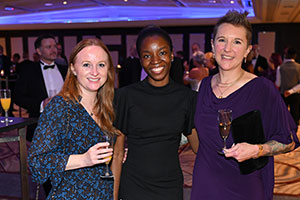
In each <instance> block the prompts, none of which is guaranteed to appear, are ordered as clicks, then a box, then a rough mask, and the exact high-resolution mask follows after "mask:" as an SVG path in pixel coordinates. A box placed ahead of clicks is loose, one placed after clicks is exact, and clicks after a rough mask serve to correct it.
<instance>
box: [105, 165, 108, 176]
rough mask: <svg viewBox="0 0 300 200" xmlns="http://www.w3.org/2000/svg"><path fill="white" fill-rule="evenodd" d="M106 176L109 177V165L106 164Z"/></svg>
mask: <svg viewBox="0 0 300 200" xmlns="http://www.w3.org/2000/svg"><path fill="white" fill-rule="evenodd" d="M105 175H109V170H108V164H106V173H105Z"/></svg>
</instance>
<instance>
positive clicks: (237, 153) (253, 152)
mask: <svg viewBox="0 0 300 200" xmlns="http://www.w3.org/2000/svg"><path fill="white" fill-rule="evenodd" d="M258 151H259V148H258V146H257V145H254V144H248V143H246V142H243V143H238V144H236V145H234V144H233V145H232V147H231V148H230V149H225V150H224V153H225V156H226V157H233V158H235V159H236V160H237V161H238V162H243V161H245V160H248V159H250V158H255V157H256V156H257V154H258Z"/></svg>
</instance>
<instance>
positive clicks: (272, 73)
mask: <svg viewBox="0 0 300 200" xmlns="http://www.w3.org/2000/svg"><path fill="white" fill-rule="evenodd" d="M268 64H269V68H268V70H267V74H266V78H268V79H269V80H270V81H272V82H273V83H275V81H276V71H277V67H278V66H279V65H281V64H282V59H281V55H280V54H279V53H272V55H271V57H270V58H269V60H268Z"/></svg>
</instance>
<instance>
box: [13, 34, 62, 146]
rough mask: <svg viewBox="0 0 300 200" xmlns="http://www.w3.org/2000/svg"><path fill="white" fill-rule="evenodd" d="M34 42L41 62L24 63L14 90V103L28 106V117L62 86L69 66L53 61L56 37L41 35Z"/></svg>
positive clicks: (30, 132) (37, 113) (30, 130)
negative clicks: (25, 64)
mask: <svg viewBox="0 0 300 200" xmlns="http://www.w3.org/2000/svg"><path fill="white" fill-rule="evenodd" d="M34 45H35V49H36V51H37V53H38V54H39V56H40V61H39V62H33V63H30V62H29V63H28V65H27V66H22V68H21V69H20V72H19V79H18V80H17V82H16V87H15V92H14V93H15V103H16V104H17V105H18V106H20V107H22V108H25V109H27V111H28V113H29V117H33V118H38V117H39V116H40V113H41V112H42V111H43V110H44V108H45V106H46V105H47V103H49V101H50V100H51V98H52V97H53V96H54V95H55V94H56V93H58V92H59V91H60V89H61V88H62V85H63V82H64V78H65V76H66V73H67V67H66V66H60V65H58V64H55V63H54V61H55V59H56V55H57V49H56V42H55V38H54V36H52V35H41V36H40V37H38V38H37V40H36V41H35V43H34ZM35 127H36V125H35V126H30V127H28V129H27V135H26V138H27V140H28V141H31V140H32V137H33V133H34V129H35Z"/></svg>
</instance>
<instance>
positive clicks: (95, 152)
mask: <svg viewBox="0 0 300 200" xmlns="http://www.w3.org/2000/svg"><path fill="white" fill-rule="evenodd" d="M108 146H109V143H108V142H100V143H97V144H95V145H94V146H92V147H91V148H89V150H88V151H87V152H85V153H84V154H73V155H70V156H69V160H68V163H67V165H66V168H65V170H72V169H78V168H83V167H90V166H93V165H96V164H101V163H105V162H106V161H109V160H110V159H111V156H112V154H113V149H112V148H107V147H108Z"/></svg>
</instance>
